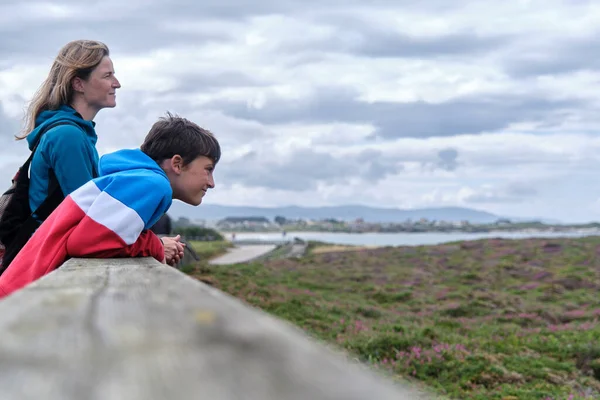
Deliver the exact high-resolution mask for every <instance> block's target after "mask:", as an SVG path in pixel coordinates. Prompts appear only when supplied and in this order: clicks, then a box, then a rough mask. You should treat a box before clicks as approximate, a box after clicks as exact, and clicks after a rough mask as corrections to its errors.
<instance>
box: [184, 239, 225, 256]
mask: <svg viewBox="0 0 600 400" xmlns="http://www.w3.org/2000/svg"><path fill="white" fill-rule="evenodd" d="M189 243H190V245H191V246H192V248H193V249H194V251H195V252H196V254H198V256H199V257H200V259H201V260H209V259H211V258H213V257H217V256H220V255H222V254H225V253H226V252H227V249H229V248H230V247H231V246H233V245H232V244H231V242H229V241H226V240H219V241H211V242H201V241H198V240H192V241H190V242H189Z"/></svg>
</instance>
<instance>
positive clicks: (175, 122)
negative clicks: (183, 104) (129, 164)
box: [141, 112, 221, 165]
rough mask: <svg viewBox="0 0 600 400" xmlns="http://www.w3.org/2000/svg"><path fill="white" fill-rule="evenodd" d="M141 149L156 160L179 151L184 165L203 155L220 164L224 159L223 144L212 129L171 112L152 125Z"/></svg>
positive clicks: (168, 156)
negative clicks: (222, 156) (220, 143)
mask: <svg viewBox="0 0 600 400" xmlns="http://www.w3.org/2000/svg"><path fill="white" fill-rule="evenodd" d="M141 150H142V151H143V152H144V153H145V154H146V155H148V156H149V157H150V158H152V159H153V160H154V161H156V162H157V163H160V162H162V161H163V160H166V159H168V158H171V157H173V156H174V155H176V154H179V155H180V156H181V157H182V158H183V164H184V165H187V164H189V163H191V162H192V161H194V160H195V159H196V158H198V157H201V156H205V157H208V158H210V159H211V160H212V161H213V163H214V164H215V165H217V163H218V162H219V159H220V158H221V146H220V145H219V142H218V141H217V139H216V138H215V136H214V135H213V134H212V133H211V132H210V131H208V130H206V129H204V128H201V127H199V126H198V125H197V124H195V123H193V122H191V121H189V120H187V119H186V118H183V117H179V116H177V115H173V114H171V113H170V112H167V115H166V116H165V117H161V118H160V119H159V120H158V121H157V122H155V123H154V125H152V128H151V129H150V132H148V135H146V138H145V139H144V143H143V144H142V146H141Z"/></svg>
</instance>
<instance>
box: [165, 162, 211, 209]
mask: <svg viewBox="0 0 600 400" xmlns="http://www.w3.org/2000/svg"><path fill="white" fill-rule="evenodd" d="M214 169H215V165H214V163H213V161H212V160H211V159H210V158H208V157H204V156H200V157H198V158H196V159H195V160H194V161H192V162H191V163H189V164H187V165H186V166H183V167H181V168H180V169H179V173H178V174H177V175H176V176H175V177H174V179H172V181H171V186H172V187H173V198H174V199H177V200H181V201H183V202H184V203H187V204H191V205H194V206H197V205H199V204H200V203H202V198H203V197H204V195H205V194H206V191H207V190H208V189H212V188H214V187H215V180H214V178H213V171H214Z"/></svg>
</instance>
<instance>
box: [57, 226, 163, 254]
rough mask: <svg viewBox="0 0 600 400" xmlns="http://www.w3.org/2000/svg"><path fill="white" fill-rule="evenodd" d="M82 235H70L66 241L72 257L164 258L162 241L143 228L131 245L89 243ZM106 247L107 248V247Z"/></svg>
mask: <svg viewBox="0 0 600 400" xmlns="http://www.w3.org/2000/svg"><path fill="white" fill-rule="evenodd" d="M81 239H83V238H82V237H79V238H78V237H74V236H73V235H71V237H70V238H69V242H68V243H67V245H68V246H69V247H68V251H69V255H70V256H72V257H97V258H111V257H154V258H155V259H156V260H158V261H159V262H163V261H164V259H165V251H164V247H163V244H162V241H161V240H160V239H159V238H158V236H156V235H155V234H154V232H152V231H150V230H144V231H142V232H141V233H140V235H139V237H138V239H137V240H136V241H135V243H133V244H131V245H128V246H127V245H125V246H124V247H120V246H116V247H115V246H106V245H107V244H108V243H107V242H104V243H102V242H99V243H89V242H88V241H87V240H81ZM107 247H108V248H107Z"/></svg>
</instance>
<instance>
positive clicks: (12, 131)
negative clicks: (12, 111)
mask: <svg viewBox="0 0 600 400" xmlns="http://www.w3.org/2000/svg"><path fill="white" fill-rule="evenodd" d="M20 128H21V127H20V126H19V121H18V120H16V119H14V118H11V117H9V116H8V115H6V113H5V111H4V108H3V107H2V103H1V102H0V140H1V141H2V142H6V141H9V140H14V138H15V135H16V134H19V133H20V132H19V130H20Z"/></svg>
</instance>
